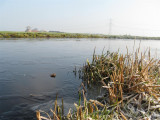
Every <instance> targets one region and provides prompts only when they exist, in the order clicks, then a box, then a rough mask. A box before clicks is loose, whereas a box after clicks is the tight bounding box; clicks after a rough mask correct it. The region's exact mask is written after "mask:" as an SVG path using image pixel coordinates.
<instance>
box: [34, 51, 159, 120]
mask: <svg viewBox="0 0 160 120" xmlns="http://www.w3.org/2000/svg"><path fill="white" fill-rule="evenodd" d="M81 76H82V79H83V82H85V83H87V84H88V85H92V84H95V83H96V84H97V83H101V85H102V87H103V88H105V89H106V94H105V95H104V96H102V98H101V99H100V100H99V101H97V100H89V101H87V100H86V97H85V92H86V90H85V87H83V88H84V90H82V94H83V105H80V103H81V102H80V101H81V99H80V101H79V104H78V105H77V104H75V107H76V111H75V112H74V113H71V112H70V111H69V113H68V115H67V116H63V114H62V113H63V107H59V106H58V105H57V102H56V101H55V109H54V110H51V111H52V112H53V117H52V118H51V117H50V116H49V115H48V114H47V113H46V115H47V116H48V118H45V117H42V116H41V115H40V111H38V112H37V119H38V120H42V119H47V120H52V119H53V120H64V119H67V120H98V119H99V120H105V119H117V120H119V119H123V120H127V119H133V120H134V119H135V120H136V119H139V120H148V119H160V61H158V59H156V58H151V55H150V50H148V52H144V53H140V49H137V50H136V52H135V53H134V54H129V53H128V52H127V54H126V55H122V54H119V53H118V52H113V53H110V52H109V51H107V53H106V54H102V55H95V52H94V54H93V60H92V62H91V63H90V62H89V61H88V60H87V64H86V65H85V66H84V67H83V68H82V69H81ZM99 85H100V84H99ZM62 106H63V105H62Z"/></svg>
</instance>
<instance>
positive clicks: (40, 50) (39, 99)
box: [0, 38, 160, 120]
mask: <svg viewBox="0 0 160 120" xmlns="http://www.w3.org/2000/svg"><path fill="white" fill-rule="evenodd" d="M126 46H127V47H128V49H129V52H132V51H133V48H134V47H135V48H138V47H139V46H140V48H141V50H142V51H144V50H145V49H147V48H150V50H151V53H152V55H153V56H154V55H155V56H156V57H157V58H159V56H160V41H156V40H142V41H140V40H131V39H128V40H122V39H90V38H88V39H75V38H74V39H18V40H15V39H10V40H0V120H10V119H11V118H12V120H27V119H30V120H32V119H33V120H34V119H35V111H36V110H39V109H41V110H44V111H47V112H49V109H50V108H52V107H53V102H54V100H55V98H56V94H58V101H60V100H61V99H62V98H63V99H64V105H65V106H64V107H65V111H68V109H69V108H72V107H73V103H74V102H76V101H77V100H78V90H79V86H80V84H81V80H80V79H79V78H78V77H76V76H75V75H74V73H73V70H74V69H75V66H76V67H77V68H79V67H81V66H83V64H84V63H85V61H86V59H87V58H88V59H89V60H90V61H91V59H92V54H93V51H94V48H96V53H97V54H101V53H102V51H103V49H104V51H107V50H110V51H117V50H118V49H119V52H120V53H126ZM52 73H56V77H55V78H51V77H50V74H52ZM100 91H101V89H98V90H97V89H95V88H94V89H91V90H88V98H93V99H95V98H96V97H97V95H98V94H99V92H100Z"/></svg>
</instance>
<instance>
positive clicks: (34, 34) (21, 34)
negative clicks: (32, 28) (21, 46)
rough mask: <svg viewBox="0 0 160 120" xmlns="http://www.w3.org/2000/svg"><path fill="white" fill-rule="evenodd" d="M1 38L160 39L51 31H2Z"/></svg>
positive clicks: (158, 38)
mask: <svg viewBox="0 0 160 120" xmlns="http://www.w3.org/2000/svg"><path fill="white" fill-rule="evenodd" d="M0 38H108V39H142V40H143V39H145V40H147V39H148V40H152V39H153V40H160V37H145V36H144V37H143V36H131V35H102V34H84V33H51V32H13V31H0Z"/></svg>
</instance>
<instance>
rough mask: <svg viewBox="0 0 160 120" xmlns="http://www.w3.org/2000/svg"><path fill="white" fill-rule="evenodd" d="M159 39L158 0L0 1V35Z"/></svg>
mask: <svg viewBox="0 0 160 120" xmlns="http://www.w3.org/2000/svg"><path fill="white" fill-rule="evenodd" d="M27 26H31V27H32V28H33V29H34V28H37V29H39V30H46V31H62V32H70V33H94V34H113V35H139V36H160V0H0V31H25V29H26V27H27Z"/></svg>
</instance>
